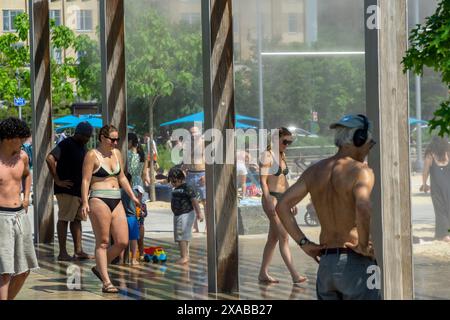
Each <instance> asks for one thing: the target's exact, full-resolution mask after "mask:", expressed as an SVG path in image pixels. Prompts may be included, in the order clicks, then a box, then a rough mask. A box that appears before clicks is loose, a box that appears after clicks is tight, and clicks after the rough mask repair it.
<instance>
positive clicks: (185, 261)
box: [175, 258, 189, 264]
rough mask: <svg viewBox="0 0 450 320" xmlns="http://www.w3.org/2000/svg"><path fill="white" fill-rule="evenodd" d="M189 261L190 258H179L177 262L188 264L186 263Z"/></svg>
mask: <svg viewBox="0 0 450 320" xmlns="http://www.w3.org/2000/svg"><path fill="white" fill-rule="evenodd" d="M188 262H189V259H188V258H180V259H178V260H177V261H176V262H175V263H176V264H186V263H188Z"/></svg>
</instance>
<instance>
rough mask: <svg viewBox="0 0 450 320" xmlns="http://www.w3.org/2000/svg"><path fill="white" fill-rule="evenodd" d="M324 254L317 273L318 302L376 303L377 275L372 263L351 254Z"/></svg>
mask: <svg viewBox="0 0 450 320" xmlns="http://www.w3.org/2000/svg"><path fill="white" fill-rule="evenodd" d="M328 250H329V251H332V253H326V254H325V253H324V254H322V256H321V257H320V264H319V270H318V271H317V283H316V291H317V298H318V299H319V300H380V299H381V293H380V290H379V288H380V287H381V283H380V281H381V274H380V269H379V267H378V266H377V263H376V261H374V260H371V259H370V258H368V257H365V256H362V255H360V254H358V253H355V252H354V251H351V250H348V253H342V252H335V251H336V250H335V249H328Z"/></svg>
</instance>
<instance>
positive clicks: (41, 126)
mask: <svg viewBox="0 0 450 320" xmlns="http://www.w3.org/2000/svg"><path fill="white" fill-rule="evenodd" d="M29 10H30V44H31V108H32V110H33V168H34V170H33V197H34V199H33V203H34V234H35V236H34V241H35V243H52V242H53V237H54V216H53V180H52V177H51V175H50V172H49V170H48V168H47V165H46V162H45V158H46V157H47V154H48V153H49V152H50V151H51V149H52V145H53V128H52V106H51V86H50V29H49V28H50V25H49V11H48V0H30V1H29Z"/></svg>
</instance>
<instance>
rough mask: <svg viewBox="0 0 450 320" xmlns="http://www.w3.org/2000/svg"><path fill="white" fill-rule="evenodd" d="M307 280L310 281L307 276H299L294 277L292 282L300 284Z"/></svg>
mask: <svg viewBox="0 0 450 320" xmlns="http://www.w3.org/2000/svg"><path fill="white" fill-rule="evenodd" d="M306 281H308V278H307V277H303V276H299V277H298V278H297V279H292V284H293V285H299V284H301V283H303V282H306Z"/></svg>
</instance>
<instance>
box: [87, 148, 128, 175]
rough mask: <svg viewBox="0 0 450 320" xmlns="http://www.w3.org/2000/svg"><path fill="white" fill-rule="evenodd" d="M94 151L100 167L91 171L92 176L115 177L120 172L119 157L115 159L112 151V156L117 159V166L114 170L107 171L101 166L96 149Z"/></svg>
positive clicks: (101, 162)
mask: <svg viewBox="0 0 450 320" xmlns="http://www.w3.org/2000/svg"><path fill="white" fill-rule="evenodd" d="M94 152H95V155H96V156H97V159H98V161H100V167H98V169H97V170H96V171H94V172H93V173H92V175H93V176H94V177H97V178H107V177H117V176H118V175H119V174H120V171H121V169H120V162H119V159H117V156H116V154H115V153H114V152H113V153H114V156H115V157H116V160H117V167H116V170H114V172H109V171H108V170H107V169H106V168H105V167H104V166H103V161H102V159H101V158H100V156H99V155H98V154H97V151H94Z"/></svg>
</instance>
